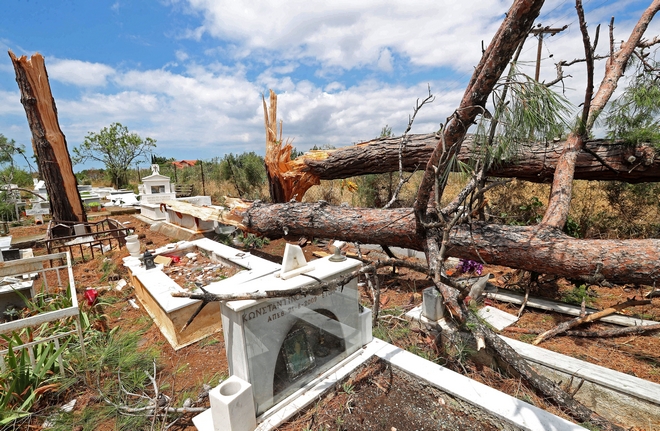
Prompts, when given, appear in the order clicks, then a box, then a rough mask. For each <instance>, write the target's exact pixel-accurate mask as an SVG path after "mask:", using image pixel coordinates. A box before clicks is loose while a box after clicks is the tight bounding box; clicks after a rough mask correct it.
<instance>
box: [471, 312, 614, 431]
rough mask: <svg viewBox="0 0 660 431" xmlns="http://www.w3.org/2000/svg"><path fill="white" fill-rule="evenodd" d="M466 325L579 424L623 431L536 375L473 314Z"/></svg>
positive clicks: (507, 363)
mask: <svg viewBox="0 0 660 431" xmlns="http://www.w3.org/2000/svg"><path fill="white" fill-rule="evenodd" d="M467 316H468V320H467V322H468V324H470V325H471V326H473V327H475V328H478V330H479V332H480V333H482V334H483V335H484V337H485V338H486V342H487V343H488V345H489V346H490V347H491V348H493V349H494V350H495V351H496V352H497V354H498V355H499V356H500V357H501V359H503V360H504V362H505V363H506V365H507V366H508V367H511V368H512V369H513V370H515V371H516V372H517V373H518V374H520V375H521V376H522V377H523V378H524V379H525V380H526V381H527V382H529V383H530V384H531V385H532V386H533V387H534V388H535V389H536V390H537V391H539V392H540V393H542V394H544V395H545V396H547V397H549V398H551V399H552V400H553V401H554V402H555V403H556V404H557V405H558V406H559V407H561V408H562V409H564V410H565V411H566V412H567V413H568V414H570V415H571V417H573V418H575V419H577V420H578V421H580V422H589V423H591V424H593V425H597V426H599V427H601V428H600V429H603V430H617V431H623V428H621V427H619V426H618V425H614V424H612V423H611V422H610V421H608V420H607V419H605V418H603V417H602V416H600V415H598V414H596V413H594V412H593V411H591V410H590V409H588V408H587V407H585V406H583V405H582V404H580V403H579V402H577V401H576V400H575V399H574V398H573V397H572V396H571V395H570V394H568V393H567V392H566V391H564V390H562V389H561V388H560V387H558V386H557V385H556V384H555V383H554V382H552V381H551V380H550V379H548V378H546V377H543V376H541V375H540V374H538V373H537V372H536V371H535V370H534V369H533V368H532V367H531V366H530V365H529V363H527V361H525V360H524V359H523V358H521V357H520V355H518V354H517V353H516V352H515V350H513V349H512V348H511V347H510V346H509V345H508V344H506V343H505V342H504V341H503V340H502V339H501V338H500V337H499V336H498V335H497V334H495V333H494V332H493V331H492V330H491V329H490V328H489V327H488V326H487V325H484V324H483V322H482V321H481V320H479V319H478V318H477V317H476V316H475V315H474V314H472V313H467Z"/></svg>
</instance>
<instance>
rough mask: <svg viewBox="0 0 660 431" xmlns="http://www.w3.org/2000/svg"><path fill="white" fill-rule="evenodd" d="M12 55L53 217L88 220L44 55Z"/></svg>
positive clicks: (33, 145) (10, 55)
mask: <svg viewBox="0 0 660 431" xmlns="http://www.w3.org/2000/svg"><path fill="white" fill-rule="evenodd" d="M9 57H10V58H11V61H12V63H13V64H14V70H15V71H16V82H17V83H18V88H19V89H20V91H21V103H22V104H23V107H24V108H25V113H26V114H27V120H28V124H29V125H30V130H31V132H32V147H33V149H34V154H35V155H36V156H37V162H38V164H39V171H40V172H41V175H43V179H44V182H45V183H46V190H47V191H48V200H49V201H50V211H51V214H52V216H53V219H55V220H61V221H78V222H84V221H87V216H86V214H85V211H84V209H83V203H82V199H81V198H80V193H79V192H78V182H77V180H76V177H75V175H74V174H73V165H72V163H71V157H70V156H69V151H68V149H67V145H66V138H65V137H64V133H62V130H61V129H60V125H59V122H58V119H57V107H56V106H55V99H53V96H52V94H51V91H50V84H49V82H48V73H47V72H46V65H45V64H44V58H43V57H42V56H41V54H38V53H37V54H34V55H33V56H32V57H31V58H30V59H29V60H28V59H27V57H26V56H22V57H20V58H16V56H15V55H14V53H13V52H11V51H9Z"/></svg>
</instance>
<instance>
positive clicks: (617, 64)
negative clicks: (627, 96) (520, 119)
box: [541, 0, 660, 229]
mask: <svg viewBox="0 0 660 431" xmlns="http://www.w3.org/2000/svg"><path fill="white" fill-rule="evenodd" d="M576 7H577V9H578V12H579V11H580V10H581V2H580V1H579V0H578V2H577V5H576ZM658 10H660V0H654V1H653V2H652V3H651V4H650V5H649V7H648V8H647V9H646V10H645V11H644V13H643V14H642V16H641V18H640V19H639V21H638V22H637V24H636V25H635V27H634V28H633V31H632V33H631V34H630V36H629V37H628V40H627V41H626V42H624V43H623V44H622V46H621V48H620V49H619V50H618V51H616V52H615V53H613V55H612V56H611V57H610V58H609V59H608V61H607V64H606V67H605V77H604V78H603V81H602V82H601V84H600V86H599V87H598V90H597V91H596V93H595V95H594V96H593V99H592V98H591V97H589V100H588V101H587V99H585V102H588V103H586V105H587V106H588V110H587V109H585V111H584V113H583V118H582V126H581V127H580V128H578V130H576V131H574V132H572V133H571V134H570V135H569V136H568V139H567V140H566V145H565V147H564V151H563V152H562V155H561V156H560V158H559V160H558V162H557V168H556V170H555V175H554V178H553V182H552V191H551V193H550V199H549V202H548V208H547V210H546V212H545V215H544V216H543V220H542V222H541V223H542V224H543V225H544V226H547V227H554V228H557V229H561V228H563V227H564V225H565V224H566V220H567V219H568V211H569V209H570V202H571V197H572V191H573V179H574V173H575V165H576V161H577V156H578V154H580V153H581V152H582V148H583V147H584V142H585V140H586V139H585V137H586V136H587V135H588V133H589V132H590V131H591V129H592V128H593V125H594V123H595V121H596V119H597V117H598V115H599V114H600V113H601V112H602V111H603V109H604V108H605V105H606V104H607V102H608V101H609V100H610V98H611V97H612V94H613V93H614V91H615V90H616V88H617V85H618V82H619V79H620V78H621V76H622V75H623V72H624V70H625V67H626V65H627V64H628V61H629V60H630V57H631V56H632V55H633V52H634V50H635V48H636V47H637V46H638V44H639V43H640V41H641V40H642V37H643V35H644V32H645V31H646V29H647V28H648V25H649V23H650V22H651V20H652V19H653V17H654V16H655V14H656V13H657V12H658ZM582 27H583V26H582V25H581V28H582ZM582 31H583V34H584V33H585V30H584V29H583V30H582ZM583 39H584V40H585V47H586V50H587V52H588V51H590V49H589V47H588V37H587V36H585V37H584V38H583ZM587 55H588V54H587ZM587 93H588V94H590V93H589V91H587Z"/></svg>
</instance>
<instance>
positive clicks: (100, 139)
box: [72, 123, 156, 187]
mask: <svg viewBox="0 0 660 431" xmlns="http://www.w3.org/2000/svg"><path fill="white" fill-rule="evenodd" d="M155 147H156V141H155V140H154V139H151V138H145V139H142V138H141V137H140V136H139V135H138V134H137V133H130V132H129V131H128V128H127V127H125V126H123V125H121V124H120V123H113V124H111V125H110V127H104V128H103V129H101V131H100V132H99V133H93V132H90V133H88V134H87V136H86V137H85V140H84V142H83V143H82V144H80V146H78V147H76V148H74V149H73V154H74V156H73V157H72V160H73V162H74V164H78V163H83V162H85V161H87V160H96V161H99V162H102V163H103V164H104V165H105V167H106V170H107V173H108V175H109V176H110V179H111V182H112V185H114V186H116V187H123V186H125V185H127V184H128V176H127V174H128V168H129V166H130V165H131V163H133V162H138V161H140V160H143V159H144V158H145V157H146V156H148V155H149V154H150V153H151V150H152V148H155Z"/></svg>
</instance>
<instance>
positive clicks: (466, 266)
mask: <svg viewBox="0 0 660 431" xmlns="http://www.w3.org/2000/svg"><path fill="white" fill-rule="evenodd" d="M456 269H457V270H458V271H460V272H461V273H463V274H470V273H475V274H477V275H481V272H482V271H483V269H484V266H483V265H482V264H481V263H479V262H475V261H474V260H470V259H461V260H460V261H459V262H458V266H457V267H456Z"/></svg>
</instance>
